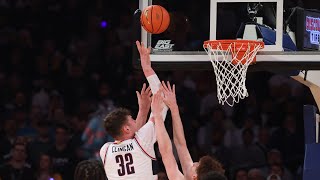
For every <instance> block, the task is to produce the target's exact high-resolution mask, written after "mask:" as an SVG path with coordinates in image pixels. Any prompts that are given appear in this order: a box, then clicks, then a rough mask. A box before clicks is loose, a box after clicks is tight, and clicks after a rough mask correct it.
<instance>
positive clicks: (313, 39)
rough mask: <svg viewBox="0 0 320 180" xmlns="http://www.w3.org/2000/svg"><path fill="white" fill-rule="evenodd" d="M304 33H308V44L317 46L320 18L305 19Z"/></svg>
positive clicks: (319, 34) (319, 38)
mask: <svg viewBox="0 0 320 180" xmlns="http://www.w3.org/2000/svg"><path fill="white" fill-rule="evenodd" d="M306 31H308V32H310V43H311V44H315V45H319V40H320V18H314V17H310V16H307V17H306Z"/></svg>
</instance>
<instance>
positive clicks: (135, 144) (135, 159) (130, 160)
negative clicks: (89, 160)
mask: <svg viewBox="0 0 320 180" xmlns="http://www.w3.org/2000/svg"><path fill="white" fill-rule="evenodd" d="M147 80H148V82H149V86H150V88H151V91H152V93H153V94H155V93H156V92H157V91H158V90H159V88H160V86H161V83H160V80H159V78H158V76H157V75H156V74H154V75H151V76H149V77H147ZM167 111H168V107H167V106H166V105H165V104H164V109H163V111H162V118H163V120H165V117H166V115H167ZM152 116H153V115H152V112H151V114H150V118H151V117H152ZM150 118H149V119H150ZM155 142H156V133H155V126H154V123H153V122H152V121H148V122H147V123H146V124H145V125H144V126H142V127H141V128H140V129H139V130H138V131H137V132H136V133H135V136H134V138H133V139H128V140H125V141H122V142H120V143H117V144H116V143H112V142H109V143H106V144H104V145H103V146H102V148H101V149H100V157H101V160H102V162H103V166H104V170H105V172H106V175H107V177H108V180H115V179H119V180H125V179H128V180H153V179H154V180H155V179H157V176H156V175H153V170H152V160H156V159H155V152H154V143H155Z"/></svg>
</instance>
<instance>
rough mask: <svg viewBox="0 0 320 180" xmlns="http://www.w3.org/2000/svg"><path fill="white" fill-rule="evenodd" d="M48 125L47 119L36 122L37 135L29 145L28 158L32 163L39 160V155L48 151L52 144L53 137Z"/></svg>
mask: <svg viewBox="0 0 320 180" xmlns="http://www.w3.org/2000/svg"><path fill="white" fill-rule="evenodd" d="M50 125H51V124H50V123H49V122H47V121H39V122H38V128H37V136H36V137H35V139H34V141H33V142H31V143H30V145H29V156H30V157H29V158H30V160H31V162H32V163H33V164H36V162H39V155H40V154H41V153H46V152H48V151H49V150H50V148H51V147H52V145H53V137H51V136H50V130H51V128H50Z"/></svg>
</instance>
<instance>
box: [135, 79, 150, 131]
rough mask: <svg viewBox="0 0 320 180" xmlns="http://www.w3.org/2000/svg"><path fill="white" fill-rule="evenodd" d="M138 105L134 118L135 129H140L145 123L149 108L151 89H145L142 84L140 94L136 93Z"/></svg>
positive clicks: (144, 85)
mask: <svg viewBox="0 0 320 180" xmlns="http://www.w3.org/2000/svg"><path fill="white" fill-rule="evenodd" d="M136 94H137V98H138V104H139V112H138V115H137V118H136V124H137V129H140V128H141V127H142V126H143V125H144V124H145V123H146V121H147V118H148V113H149V110H150V106H151V94H152V93H151V89H150V87H148V88H147V86H146V84H145V83H144V84H143V86H142V89H141V92H140V93H139V91H136Z"/></svg>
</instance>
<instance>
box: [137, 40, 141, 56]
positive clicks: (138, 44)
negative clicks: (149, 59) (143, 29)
mask: <svg viewBox="0 0 320 180" xmlns="http://www.w3.org/2000/svg"><path fill="white" fill-rule="evenodd" d="M136 45H137V48H138V51H139V53H141V45H140V42H139V41H136Z"/></svg>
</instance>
